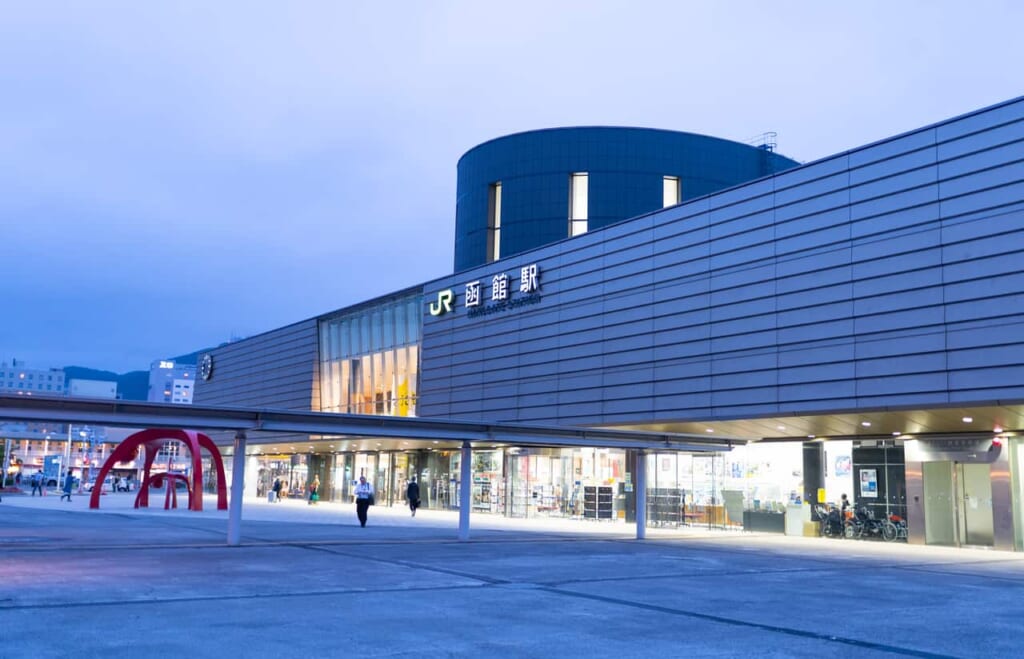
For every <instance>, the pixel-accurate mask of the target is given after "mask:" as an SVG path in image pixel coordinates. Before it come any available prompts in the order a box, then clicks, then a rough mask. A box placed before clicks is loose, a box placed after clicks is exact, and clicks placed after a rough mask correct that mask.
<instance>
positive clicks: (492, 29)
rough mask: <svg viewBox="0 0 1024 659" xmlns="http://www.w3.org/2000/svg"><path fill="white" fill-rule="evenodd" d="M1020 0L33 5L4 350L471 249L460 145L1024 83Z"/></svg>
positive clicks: (894, 105) (862, 110) (369, 291)
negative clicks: (456, 244)
mask: <svg viewBox="0 0 1024 659" xmlns="http://www.w3.org/2000/svg"><path fill="white" fill-rule="evenodd" d="M1021 25H1024V4H1019V3H1015V2H1010V1H1004V2H995V1H986V0H981V1H976V2H972V3H963V2H952V1H938V2H923V1H919V2H899V3H893V2H882V1H871V0H868V1H865V2H857V3H823V2H810V1H808V2H787V1H785V0H782V1H779V2H760V1H748V2H742V1H739V2H728V3H727V2H710V1H709V2H643V1H638V2H628V3H627V2H610V1H604V0H589V1H587V2H575V1H571V2H536V1H533V0H527V1H517V2H515V3H503V4H499V3H486V2H443V1H438V2H412V1H411V0H410V1H409V2H389V1H380V2H373V3H370V2H365V3H356V2H302V3H276V2H275V3H271V2H251V1H247V2H228V1H225V2H218V3H207V2H174V3H169V2H102V1H99V2H88V3H85V2H79V3H56V2H46V1H43V2H28V1H22V2H12V3H6V4H5V6H4V10H3V13H2V17H0V85H2V87H0V88H2V90H3V91H2V95H0V101H2V102H0V254H2V258H0V313H3V316H4V322H3V323H0V362H2V361H6V362H10V360H11V359H12V358H15V359H18V360H19V361H21V360H23V361H25V362H27V363H28V364H29V365H30V366H33V367H39V368H46V367H51V366H52V367H60V366H67V365H82V366H91V367H94V368H105V369H110V370H115V371H119V372H122V371H128V370H135V369H145V368H148V366H149V363H150V362H151V361H152V360H154V359H159V358H162V357H167V356H172V355H176V354H181V353H186V352H191V351H193V350H196V349H199V348H202V347H206V346H210V345H216V344H219V343H221V342H223V341H226V340H228V339H229V338H230V337H232V336H235V337H241V336H248V335H252V334H257V333H260V332H263V331H266V330H270V329H273V328H275V327H279V326H282V325H285V324H288V323H291V322H295V321H298V320H301V319H304V318H308V317H311V316H314V315H317V314H319V313H323V312H326V311H330V310H333V309H336V308H339V307H343V306H345V305H348V304H351V303H355V302H359V301H362V300H365V299H367V298H370V297H373V296H376V295H380V294H384V293H388V292H391V291H394V290H397V289H400V288H403V287H405V286H408V285H412V284H417V283H420V282H423V281H427V280H430V279H433V278H435V277H439V276H442V275H444V274H447V273H448V272H450V271H451V268H452V242H453V230H454V210H455V164H456V161H457V160H458V158H459V156H461V155H462V153H464V152H465V151H466V150H468V149H470V148H471V147H473V146H474V145H476V144H478V143H480V142H483V141H485V140H488V139H491V138H493V137H497V136H499V135H504V134H507V133H512V132H517V131H522V130H530V129H535V128H545V127H551V126H567V125H588V124H605V125H630V126H650V127H657V128H666V129H672V130H682V131H690V132H696V133H703V134H708V135H714V136H717V137H724V138H728V139H734V140H739V141H748V140H749V139H751V138H753V137H754V136H756V135H758V134H760V133H762V132H765V131H776V132H778V144H779V151H780V152H781V153H784V154H786V155H788V156H790V157H793V158H796V159H797V160H801V161H810V160H815V159H818V158H821V157H824V156H827V155H830V154H833V153H836V152H839V151H843V150H845V149H849V148H853V147H856V146H860V145H862V144H865V143H868V142H872V141H875V140H878V139H882V138H885V137H888V136H890V135H894V134H897V133H900V132H904V131H907V130H911V129H914V128H917V127H919V126H922V125H925V124H928V123H932V122H935V121H939V120H942V119H946V118H948V117H952V116H955V115H958V114H962V113H964V112H969V111H971V110H975V109H978V108H981V107H984V106H986V105H991V104H993V103H997V102H1000V101H1003V100H1007V99H1009V98H1013V97H1015V96H1018V95H1020V94H1022V93H1024V86H1022V84H1021V83H1022V81H1024V75H1022V73H1021V64H1022V63H1024V40H1022V39H1021V38H1020V34H1019V33H1020V26H1021Z"/></svg>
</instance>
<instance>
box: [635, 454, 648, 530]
mask: <svg viewBox="0 0 1024 659" xmlns="http://www.w3.org/2000/svg"><path fill="white" fill-rule="evenodd" d="M634 476H635V477H634V478H633V480H634V481H635V483H636V492H635V494H636V539H637V540H643V539H644V538H646V537H647V453H645V452H644V450H643V449H639V450H638V451H637V452H636V473H635V474H634Z"/></svg>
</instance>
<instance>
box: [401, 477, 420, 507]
mask: <svg viewBox="0 0 1024 659" xmlns="http://www.w3.org/2000/svg"><path fill="white" fill-rule="evenodd" d="M405 498H406V499H408V500H409V510H411V511H412V516H413V517H415V516H416V509H417V508H419V507H420V484H419V483H417V482H416V477H415V476H413V477H412V478H410V479H409V486H408V487H406V488H405Z"/></svg>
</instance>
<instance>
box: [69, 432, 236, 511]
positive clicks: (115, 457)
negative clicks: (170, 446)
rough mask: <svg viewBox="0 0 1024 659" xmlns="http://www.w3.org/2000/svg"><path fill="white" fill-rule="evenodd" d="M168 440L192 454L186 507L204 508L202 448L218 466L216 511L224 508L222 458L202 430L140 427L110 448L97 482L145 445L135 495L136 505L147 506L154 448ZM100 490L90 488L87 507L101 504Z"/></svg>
mask: <svg viewBox="0 0 1024 659" xmlns="http://www.w3.org/2000/svg"><path fill="white" fill-rule="evenodd" d="M167 440H178V441H179V442H182V443H183V444H185V446H187V447H188V450H189V454H190V455H191V457H192V484H191V487H189V501H188V509H189V510H196V511H198V510H202V509H203V497H202V491H203V461H202V454H201V453H200V451H201V449H204V448H205V449H206V450H207V451H209V452H210V456H211V457H212V458H213V464H214V466H215V467H216V469H217V510H227V509H228V490H227V485H226V484H225V478H224V460H223V459H222V458H221V456H220V451H219V450H218V449H217V445H216V444H214V443H213V440H212V439H210V438H209V437H207V436H206V435H204V434H203V433H201V432H196V431H194V430H181V429H178V428H150V429H148V430H140V431H139V432H137V433H135V434H133V435H130V436H129V437H127V438H126V439H125V440H124V441H123V442H121V443H120V444H118V445H117V448H115V449H114V450H113V452H112V453H111V454H110V456H109V457H108V458H107V459H106V461H105V462H104V463H103V467H102V468H101V469H100V473H99V474H98V475H97V476H96V482H97V483H102V482H103V481H104V479H105V478H106V477H107V474H109V473H110V470H111V469H113V468H114V465H115V464H117V463H118V462H128V461H130V460H134V459H135V454H136V452H137V451H138V449H139V447H140V446H145V447H146V465H145V471H144V476H143V479H142V488H141V489H140V490H139V493H138V495H136V497H135V507H136V508H139V507H142V508H148V507H149V483H150V481H151V479H152V476H153V474H151V471H152V469H153V461H154V460H156V453H157V451H158V450H159V449H160V447H161V446H162V445H163V444H165V443H166V442H167ZM161 475H162V474H161ZM168 482H169V483H172V486H173V479H170V480H168ZM100 489H101V488H98V487H95V488H93V490H92V496H91V497H90V498H89V507H90V508H99V507H100ZM193 493H195V496H193Z"/></svg>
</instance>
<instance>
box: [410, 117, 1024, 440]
mask: <svg viewBox="0 0 1024 659" xmlns="http://www.w3.org/2000/svg"><path fill="white" fill-rule="evenodd" d="M531 264H536V265H537V266H538V268H539V272H540V291H539V295H540V301H539V302H537V303H533V304H528V305H523V306H520V307H515V308H506V309H504V310H497V311H494V312H493V313H488V314H482V315H477V316H474V317H470V316H469V315H468V313H467V309H466V308H465V307H464V306H463V305H464V301H465V291H464V286H465V284H467V283H468V282H471V281H474V280H480V281H481V282H482V283H483V285H484V286H483V306H485V307H486V306H488V305H489V304H494V303H493V302H491V280H492V277H494V276H495V275H499V274H502V273H504V274H507V275H508V276H509V277H510V280H511V281H510V291H511V294H510V300H511V301H515V300H516V299H518V298H521V297H523V295H522V294H520V293H519V288H518V286H519V277H520V268H521V267H523V266H527V265H531ZM448 288H450V289H452V290H453V291H454V292H455V294H456V308H455V310H454V312H452V313H448V314H444V315H441V316H436V317H435V316H430V315H429V314H427V312H426V305H425V306H424V338H423V366H424V367H423V371H422V382H421V390H420V391H421V400H420V406H419V414H420V415H421V416H445V415H449V414H452V415H457V416H460V417H466V418H474V417H475V418H481V419H486V420H506V421H538V422H545V423H565V424H607V423H626V422H655V421H673V420H708V419H715V418H740V417H744V416H749V415H753V414H766V415H771V414H799V413H802V412H806V413H812V412H816V411H820V410H853V411H855V410H858V409H877V408H879V407H884V406H888V405H903V404H912V403H928V404H942V403H952V402H960V403H970V402H978V403H981V402H987V401H992V400H995V399H1000V398H1006V397H1013V398H1021V397H1022V395H1024V394H1022V392H1024V304H1022V303H1024V100H1021V99H1018V100H1015V101H1011V102H1008V103H1004V104H1002V105H1000V106H996V107H993V108H989V109H986V110H982V111H979V112H976V113H973V114H971V115H967V116H964V117H960V118H957V119H953V120H950V121H947V122H944V123H942V124H939V125H936V126H932V127H928V128H923V129H921V130H918V131H915V132H913V133H909V134H906V135H902V136H898V137H895V138H892V139H890V140H886V141H883V142H879V143H876V144H872V145H869V146H866V147H863V148H861V149H858V150H855V151H851V152H848V153H844V154H840V155H837V156H835V157H832V158H829V159H826V160H823V161H819V162H816V163H811V164H809V165H805V166H803V167H799V168H796V169H792V170H789V171H786V172H782V173H780V174H776V175H775V176H773V177H771V178H769V179H763V180H759V181H756V182H753V183H751V184H748V185H743V186H739V187H736V188H732V189H730V190H726V191H724V192H721V193H717V194H712V195H710V196H708V197H703V198H700V199H696V200H694V201H692V202H688V203H685V204H683V205H681V206H677V207H674V208H669V209H666V210H663V211H659V212H656V213H652V214H649V215H645V216H642V217H638V218H635V219H632V220H628V221H626V222H623V223H620V224H617V225H615V226H612V227H608V228H607V229H604V230H598V231H592V232H590V233H587V234H585V235H583V236H579V237H577V238H574V239H571V240H566V241H562V242H559V243H556V244H552V245H548V246H546V247H541V248H539V249H536V250H533V251H530V252H527V253H524V254H520V255H518V256H516V257H513V258H508V259H504V260H501V261H498V262H495V263H491V264H489V265H487V266H481V267H478V268H475V269H473V270H470V271H467V272H464V273H460V274H456V275H453V276H451V277H448V278H445V279H442V280H439V281H436V282H433V283H430V284H428V285H427V286H426V287H425V291H426V295H427V298H428V300H427V302H428V303H429V301H430V299H432V297H433V296H434V295H436V294H437V292H438V291H439V290H443V289H448ZM508 306H509V307H511V306H512V305H508Z"/></svg>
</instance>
